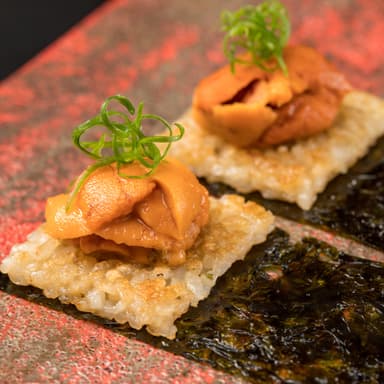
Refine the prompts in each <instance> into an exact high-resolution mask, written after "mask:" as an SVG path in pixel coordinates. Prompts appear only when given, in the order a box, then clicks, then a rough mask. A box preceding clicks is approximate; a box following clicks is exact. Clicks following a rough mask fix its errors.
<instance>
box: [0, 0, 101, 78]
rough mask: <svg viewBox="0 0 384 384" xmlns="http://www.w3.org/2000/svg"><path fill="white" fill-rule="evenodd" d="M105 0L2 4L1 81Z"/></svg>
mask: <svg viewBox="0 0 384 384" xmlns="http://www.w3.org/2000/svg"><path fill="white" fill-rule="evenodd" d="M103 2H104V1H103V0H65V1H55V0H13V1H12V0H0V47H1V49H0V80H1V79H4V78H5V77H7V76H8V75H9V74H11V73H12V72H13V71H14V70H16V69H17V68H18V67H19V66H21V65H22V64H23V63H25V62H26V61H27V60H29V59H30V58H31V57H33V56H34V55H36V53H38V52H39V51H40V50H41V49H43V48H44V47H45V46H47V45H48V44H49V43H50V42H52V41H53V40H55V39H56V38H58V37H59V36H60V35H61V34H63V33H64V32H65V31H66V30H68V29H69V28H70V27H71V26H72V25H74V24H76V23H77V22H78V21H79V20H81V19H82V18H83V17H84V16H86V15H87V14H88V13H90V12H91V11H92V10H94V9H95V8H96V7H98V6H100V5H101V4H102V3H103Z"/></svg>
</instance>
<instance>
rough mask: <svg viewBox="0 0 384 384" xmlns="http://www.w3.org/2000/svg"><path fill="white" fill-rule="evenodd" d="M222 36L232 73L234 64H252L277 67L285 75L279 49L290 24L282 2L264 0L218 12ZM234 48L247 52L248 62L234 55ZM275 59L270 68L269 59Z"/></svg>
mask: <svg viewBox="0 0 384 384" xmlns="http://www.w3.org/2000/svg"><path fill="white" fill-rule="evenodd" d="M221 22H222V29H223V31H225V32H226V35H225V37H224V54H225V56H226V57H227V58H228V60H229V62H230V65H231V70H232V72H234V71H235V63H248V64H249V63H252V64H256V65H257V66H259V67H260V68H262V69H263V70H266V71H273V70H275V69H277V68H278V67H280V68H281V69H282V70H283V72H284V73H285V74H287V67H286V65H285V63H284V59H283V48H284V45H285V44H286V43H287V41H288V38H289V35H290V32H291V25H290V21H289V18H288V13H287V10H286V8H285V7H284V5H283V4H281V3H280V2H279V1H277V0H267V1H265V2H263V3H261V4H259V5H257V6H253V5H247V6H245V7H243V8H240V9H239V10H237V11H235V12H230V11H224V12H223V13H222V14H221ZM238 48H240V49H243V50H245V51H248V52H249V53H250V54H251V61H245V60H243V59H240V58H238V57H237V56H236V54H237V50H238ZM272 58H274V59H275V60H276V65H275V66H272V67H271V64H270V59H272Z"/></svg>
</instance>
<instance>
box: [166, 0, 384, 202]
mask: <svg viewBox="0 0 384 384" xmlns="http://www.w3.org/2000/svg"><path fill="white" fill-rule="evenodd" d="M222 21H223V28H224V30H225V31H226V36H225V39H224V52H225V54H226V56H227V57H228V59H229V61H230V63H229V64H228V65H226V66H224V67H223V68H220V69H219V70H217V71H216V72H214V73H212V74H210V75H209V76H207V77H206V78H203V79H202V80H201V81H200V83H199V84H198V85H197V86H196V88H195V91H194V95H193V103H192V108H191V110H190V111H188V113H187V114H186V115H185V116H183V117H182V119H181V121H182V122H183V125H184V126H185V127H186V133H185V137H184V140H183V142H182V143H180V145H178V146H177V147H174V148H172V150H171V153H172V155H173V156H175V157H177V158H178V159H180V160H181V161H183V162H184V163H186V164H188V165H189V166H190V167H191V169H192V170H193V171H194V173H195V174H196V175H197V176H199V177H204V178H206V179H207V181H208V182H223V183H225V184H228V185H230V186H231V187H233V188H235V189H236V190H237V191H239V192H241V193H248V192H253V191H259V192H260V193H261V194H262V195H263V196H264V197H265V198H273V199H280V200H285V201H288V202H293V203H296V204H298V205H299V206H300V207H301V208H302V209H309V208H310V207H311V206H312V204H313V203H314V202H315V200H316V196H317V194H318V193H320V192H321V191H323V190H324V189H325V187H326V185H327V183H328V182H329V181H330V180H331V179H332V178H333V177H335V176H336V175H338V174H340V173H345V172H346V171H347V170H348V168H349V167H351V166H352V165H353V164H354V163H355V162H356V161H357V160H358V159H359V158H360V157H362V156H364V154H366V152H367V151H368V149H369V147H370V146H371V145H372V144H374V143H375V141H376V140H377V139H378V138H379V137H380V136H381V135H382V134H384V102H383V101H382V100H380V99H379V98H377V97H375V96H373V95H370V94H367V93H364V92H360V91H356V90H354V89H353V88H352V86H351V85H350V84H349V83H348V81H347V80H346V78H345V77H344V75H343V74H342V73H340V72H339V71H338V70H337V69H335V68H334V66H333V65H332V64H331V63H330V62H329V61H328V60H327V59H326V58H325V57H324V56H323V55H321V54H320V53H319V52H317V51H316V50H315V49H313V48H311V47H307V46H303V45H286V43H287V41H288V39H289V35H290V23H289V19H288V16H287V12H286V10H285V8H284V6H283V5H282V4H281V3H279V2H278V1H273V0H272V1H266V2H264V3H261V4H259V5H258V6H246V7H244V8H241V9H239V10H238V11H236V12H233V13H231V12H224V13H223V15H222ZM238 48H240V49H241V51H240V52H239V51H238Z"/></svg>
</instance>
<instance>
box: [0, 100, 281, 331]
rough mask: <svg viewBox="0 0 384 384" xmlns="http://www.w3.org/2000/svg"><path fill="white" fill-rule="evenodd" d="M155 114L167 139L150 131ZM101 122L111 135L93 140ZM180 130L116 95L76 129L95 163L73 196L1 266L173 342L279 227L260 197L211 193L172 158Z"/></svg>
mask: <svg viewBox="0 0 384 384" xmlns="http://www.w3.org/2000/svg"><path fill="white" fill-rule="evenodd" d="M111 103H117V104H118V106H119V109H111V108H110V104H111ZM122 108H123V110H122ZM148 119H150V120H156V121H158V122H160V123H161V124H162V125H164V127H165V128H166V129H167V130H168V133H169V134H168V136H147V135H145V134H144V132H143V131H144V128H143V122H144V121H145V120H148ZM101 126H103V127H104V128H105V133H103V134H102V135H99V136H97V138H96V139H92V137H91V138H89V139H87V140H86V139H84V137H85V136H84V135H85V134H87V135H88V134H89V131H90V130H91V129H92V128H98V129H100V127H101ZM175 127H176V128H177V129H178V133H177V134H175V133H174V131H173V127H172V126H171V125H170V124H168V122H166V121H165V120H164V119H163V118H161V117H159V116H157V115H150V114H144V113H143V105H142V104H140V105H139V107H138V109H137V111H136V109H135V108H134V106H133V105H132V103H131V102H130V101H129V100H128V99H127V98H125V97H123V96H120V95H116V96H112V97H110V98H108V99H107V100H106V101H105V102H104V103H103V105H102V107H101V111H100V114H98V115H97V116H96V117H94V118H92V119H91V120H88V121H86V122H85V123H83V124H81V125H80V126H79V127H77V128H76V129H75V130H74V132H73V141H74V143H75V144H76V146H77V147H79V149H80V150H81V151H83V152H84V153H85V154H87V155H88V156H90V157H91V158H93V159H94V160H95V162H94V163H93V164H92V165H90V166H89V167H88V168H87V169H86V170H85V171H84V172H83V173H82V174H81V175H80V176H79V177H78V178H77V180H76V181H75V183H74V184H73V186H72V188H71V190H70V192H69V193H65V194H59V195H57V196H53V197H50V198H48V200H47V204H46V210H45V217H46V221H45V223H43V224H42V225H41V226H40V227H39V228H38V229H37V230H35V231H34V232H33V233H32V234H30V235H29V237H28V239H27V241H26V242H25V243H23V244H19V245H15V246H14V247H13V248H12V250H11V253H10V255H9V256H8V257H7V258H5V260H4V261H3V263H2V264H1V265H0V270H1V271H2V272H3V273H7V274H8V275H9V277H10V279H11V280H12V281H13V282H14V283H15V284H20V285H33V286H35V287H38V288H40V289H42V290H43V293H44V294H45V295H46V296H47V297H49V298H58V299H59V300H60V301H62V302H64V303H71V304H74V305H75V306H76V307H77V308H78V309H79V310H81V311H86V312H91V313H94V314H96V315H99V316H101V317H104V318H107V319H114V320H116V321H117V322H119V323H129V325H130V326H131V327H133V328H135V329H140V328H142V327H144V326H146V328H147V330H148V332H150V333H151V334H153V335H156V336H164V337H167V338H174V337H175V334H176V327H175V325H174V321H175V320H176V319H177V318H178V317H179V316H181V315H182V314H183V313H184V312H186V311H187V310H188V308H189V306H191V305H192V306H196V305H197V303H198V302H199V301H200V300H202V299H204V298H205V297H207V296H208V294H209V292H210V289H211V288H212V287H213V286H214V284H215V282H216V279H217V278H218V277H219V276H220V275H222V274H224V273H225V271H226V270H227V269H228V268H229V267H230V266H231V265H232V264H233V263H234V262H235V261H236V260H241V259H244V257H245V256H246V254H247V252H248V251H249V249H250V248H251V247H252V246H253V245H254V244H257V243H260V242H263V241H264V240H265V239H266V236H267V235H268V233H269V232H271V231H272V229H273V227H274V219H273V216H272V214H271V213H270V212H268V211H266V210H265V209H264V208H262V207H260V206H259V205H257V204H255V203H253V202H245V201H244V199H243V198H242V197H240V196H235V195H227V196H224V197H222V198H220V199H215V198H212V197H209V195H208V192H207V190H206V189H205V188H204V187H203V186H202V185H201V184H200V183H199V182H198V180H197V178H196V176H195V175H194V174H193V173H192V172H191V171H190V170H189V169H188V168H187V167H186V166H184V165H182V164H181V163H180V162H179V161H178V160H175V159H173V158H171V157H167V153H168V151H169V148H170V145H171V143H173V142H175V141H178V140H180V139H181V138H182V136H183V134H184V128H183V126H182V125H180V124H177V123H175ZM92 131H93V130H92ZM159 143H164V144H165V145H166V146H165V148H164V149H163V151H161V150H160V149H159V148H158V146H157V144H159Z"/></svg>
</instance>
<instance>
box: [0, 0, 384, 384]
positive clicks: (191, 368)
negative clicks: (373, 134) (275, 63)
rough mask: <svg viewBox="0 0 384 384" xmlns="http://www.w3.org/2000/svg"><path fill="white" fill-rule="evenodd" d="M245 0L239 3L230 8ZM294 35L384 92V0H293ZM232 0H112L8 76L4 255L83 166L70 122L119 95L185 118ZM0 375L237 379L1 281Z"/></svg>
mask: <svg viewBox="0 0 384 384" xmlns="http://www.w3.org/2000/svg"><path fill="white" fill-rule="evenodd" d="M246 3H248V2H246V1H242V0H230V1H227V2H225V5H226V7H227V8H228V9H236V8H237V7H238V6H240V5H244V4H246ZM284 3H285V4H286V6H287V8H288V10H289V13H290V16H291V20H292V23H293V34H292V38H291V41H292V42H301V43H306V44H310V45H313V46H315V47H317V48H318V49H319V50H320V51H321V52H323V53H324V54H325V55H326V56H327V57H329V58H330V60H332V61H333V62H334V63H335V64H336V65H337V66H338V67H339V68H340V69H342V70H343V71H344V72H345V73H346V74H347V76H348V78H349V79H350V81H351V82H352V83H353V85H354V86H355V87H358V88H361V89H364V90H367V91H370V92H372V93H374V94H376V95H379V96H383V95H384V54H383V52H384V38H383V36H384V2H383V1H382V0H335V1H316V0H306V1H299V0H286V1H284ZM222 7H223V2H222V1H220V0H211V1H209V2H208V1H203V0H196V1H176V0H162V1H160V0H142V1H134V0H113V1H109V2H106V3H105V4H104V5H103V6H102V7H101V8H99V9H98V10H96V11H95V12H93V13H92V14H91V15H90V16H89V17H87V18H86V19H85V20H84V21H82V22H81V23H79V24H77V25H76V26H75V27H74V28H72V29H71V30H70V31H69V32H68V33H66V34H65V35H64V36H62V37H61V38H60V39H59V40H57V41H56V42H54V43H53V44H51V45H50V46H49V47H48V48H47V49H45V50H44V51H42V52H41V53H40V54H39V55H38V56H37V57H35V58H34V59H32V60H31V61H29V62H28V63H27V64H26V65H25V66H23V67H22V68H21V69H19V70H18V71H17V72H15V73H14V74H13V75H12V76H10V77H8V78H6V79H5V80H4V81H2V82H1V83H0V126H1V129H0V169H1V171H0V186H1V189H0V260H1V259H2V258H4V257H5V256H6V255H7V254H8V253H9V250H10V248H11V246H12V245H13V244H15V243H17V242H20V241H23V240H24V239H25V237H26V235H27V234H28V233H29V232H31V231H32V230H33V229H34V228H36V227H37V226H38V225H39V224H40V223H41V222H42V220H43V211H44V204H45V199H46V198H47V197H48V196H49V195H52V194H56V193H59V192H61V191H63V190H64V189H65V188H66V186H67V185H68V183H69V182H70V181H71V180H72V179H73V177H74V176H75V175H77V174H78V173H79V172H80V171H81V170H82V169H83V168H84V166H85V165H86V163H87V160H85V159H83V158H82V157H81V156H80V155H79V153H77V151H76V150H75V149H74V148H73V146H72V144H71V131H72V129H73V128H74V127H75V126H76V125H77V124H79V123H80V122H82V121H84V120H85V119H87V118H89V117H91V116H93V115H94V114H96V113H97V112H98V108H99V106H100V103H101V102H102V101H103V100H104V99H105V98H106V97H108V96H110V95H112V94H116V93H120V94H124V95H127V96H128V97H130V98H131V99H132V100H133V101H134V103H138V102H139V101H144V104H145V110H146V111H147V112H151V113H157V114H160V115H162V116H163V117H165V118H167V119H169V120H174V119H177V117H178V116H180V115H181V114H182V113H183V112H184V111H185V110H186V109H187V108H188V106H189V105H190V103H191V95H192V91H193V88H194V86H195V85H196V83H197V82H198V80H199V79H200V78H202V77H203V76H204V75H206V74H208V73H209V72H210V71H212V70H213V69H215V68H217V67H218V66H220V65H221V64H223V63H224V58H223V55H222V51H221V37H222V34H221V32H220V28H219V17H218V15H219V14H220V11H221V10H222ZM0 313H1V319H2V320H1V326H0V368H1V369H0V382H4V383H15V382H58V383H59V382H60V383H62V382H71V383H83V382H84V383H87V382H92V383H95V382H100V383H101V382H103V383H108V382H115V383H116V382H132V383H134V382H135V383H138V382H143V383H160V382H167V383H184V382H190V383H221V382H222V383H224V382H225V383H231V382H240V379H239V378H235V377H232V376H229V375H226V374H224V373H221V372H218V371H215V370H213V369H211V368H210V367H207V366H203V365H198V364H195V363H193V362H191V361H188V360H186V359H184V358H181V357H177V356H174V355H171V354H168V353H166V352H164V351H161V350H158V349H155V348H153V347H150V346H148V345H146V344H144V343H142V342H139V341H137V340H135V339H134V338H132V339H130V338H126V337H123V336H121V335H118V334H116V333H112V332H110V331H109V330H107V329H104V328H102V327H99V326H98V325H96V324H94V323H92V322H87V321H84V320H80V319H76V318H74V317H71V316H68V315H66V314H63V313H61V312H59V311H56V310H54V309H50V308H48V307H45V306H40V305H37V304H34V303H31V302H28V301H25V300H23V299H21V298H19V297H16V296H13V295H10V294H8V293H5V292H4V291H3V290H0Z"/></svg>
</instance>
